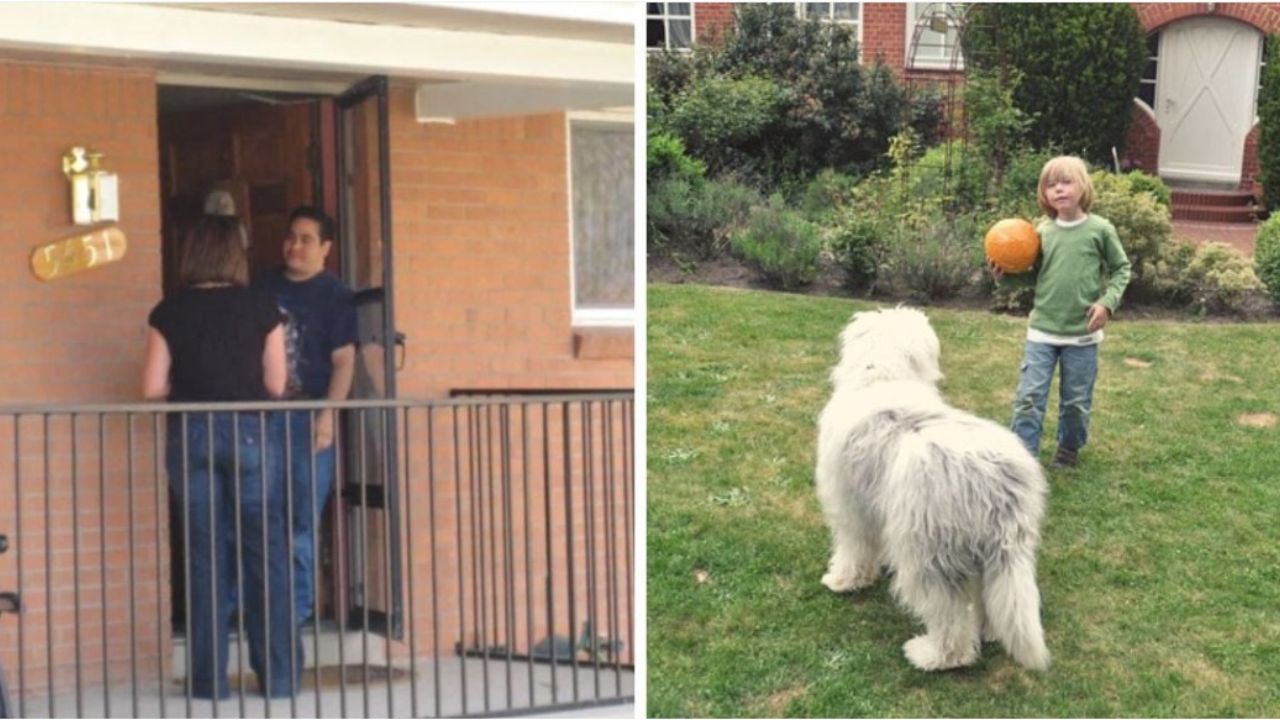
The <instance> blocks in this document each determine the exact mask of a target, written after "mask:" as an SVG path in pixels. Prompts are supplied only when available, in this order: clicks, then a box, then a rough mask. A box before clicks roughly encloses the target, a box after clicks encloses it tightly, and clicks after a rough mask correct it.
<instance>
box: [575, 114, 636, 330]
mask: <svg viewBox="0 0 1280 720" xmlns="http://www.w3.org/2000/svg"><path fill="white" fill-rule="evenodd" d="M634 170H635V126H634V124H633V122H632V121H631V120H630V119H629V118H628V119H626V120H621V119H615V118H606V117H600V116H598V115H593V114H588V113H573V114H570V116H569V184H570V195H571V202H572V214H571V220H570V227H571V233H570V237H571V242H572V244H573V247H572V277H571V286H572V296H573V324H574V325H575V326H589V325H605V326H609V325H612V326H619V325H622V326H631V325H634V324H635V316H636V309H635V297H636V295H635V217H636V215H635V175H634Z"/></svg>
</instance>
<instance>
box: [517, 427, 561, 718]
mask: <svg viewBox="0 0 1280 720" xmlns="http://www.w3.org/2000/svg"><path fill="white" fill-rule="evenodd" d="M520 474H521V477H522V479H523V480H524V484H523V496H524V631H525V652H526V654H527V655H528V656H529V707H533V706H534V705H537V702H536V699H535V694H536V689H535V686H534V682H533V676H534V667H535V665H534V661H533V539H532V532H531V530H530V526H531V525H532V524H533V512H532V510H531V509H530V507H529V404H528V403H521V404H520ZM551 667H552V669H553V670H554V669H555V663H552V665H551Z"/></svg>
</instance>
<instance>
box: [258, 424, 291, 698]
mask: <svg viewBox="0 0 1280 720" xmlns="http://www.w3.org/2000/svg"><path fill="white" fill-rule="evenodd" d="M258 467H259V468H261V470H260V473H261V477H260V478H259V479H258V485H259V487H261V488H262V492H261V495H262V520H261V522H262V637H263V638H264V643H265V644H266V645H267V646H268V647H269V646H270V644H271V592H270V588H271V580H270V578H271V563H270V559H271V536H270V533H268V532H267V520H268V518H267V508H268V507H270V505H271V503H270V500H269V494H268V492H267V489H268V486H269V485H270V484H271V482H270V468H271V466H270V465H269V464H268V458H267V413H266V411H265V410H259V411H258ZM289 562H293V558H289ZM263 665H264V666H265V667H264V668H263V674H264V675H266V677H265V678H263V679H262V681H261V684H262V687H260V688H259V690H261V691H262V695H263V698H264V700H263V703H262V705H263V708H264V713H263V714H264V715H266V716H267V717H271V688H272V687H273V685H272V683H271V665H272V663H271V656H270V654H269V653H268V655H267V657H266V658H265V662H264V663H263Z"/></svg>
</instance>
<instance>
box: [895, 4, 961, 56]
mask: <svg viewBox="0 0 1280 720" xmlns="http://www.w3.org/2000/svg"><path fill="white" fill-rule="evenodd" d="M963 12H964V5H963V4H961V3H908V4H907V63H908V64H909V65H910V66H911V67H914V68H926V69H928V68H936V69H939V70H950V69H951V68H952V67H953V66H954V67H955V68H956V69H957V70H958V69H960V68H963V67H964V58H963V57H961V55H960V32H959V30H957V29H956V19H957V18H958V17H959V16H960V14H961V13H963ZM913 43H914V47H913ZM953 59H954V60H955V62H954V63H953V62H952V60H953Z"/></svg>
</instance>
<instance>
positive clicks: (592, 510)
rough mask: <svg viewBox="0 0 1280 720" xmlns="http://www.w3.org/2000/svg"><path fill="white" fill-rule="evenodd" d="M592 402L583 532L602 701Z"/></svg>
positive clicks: (585, 411) (586, 432) (586, 416)
mask: <svg viewBox="0 0 1280 720" xmlns="http://www.w3.org/2000/svg"><path fill="white" fill-rule="evenodd" d="M591 407H592V402H591V401H590V400H587V401H586V402H584V403H583V404H582V416H583V420H582V497H583V502H584V503H585V505H584V510H585V512H584V516H585V517H584V518H583V523H582V525H583V530H584V531H585V532H586V544H587V548H586V549H587V617H588V618H589V620H588V621H589V622H590V624H591V633H590V642H591V645H590V648H591V661H592V664H593V665H595V679H594V680H593V682H594V687H595V698H596V699H597V700H599V699H600V647H599V642H598V640H597V638H599V637H600V633H599V628H597V627H596V624H597V622H598V618H599V617H600V615H599V609H600V607H599V602H598V598H597V596H598V594H599V590H600V589H599V587H597V582H598V581H599V577H600V576H599V573H597V571H596V550H597V549H598V548H597V547H596V488H595V481H596V478H595V470H596V458H595V452H594V451H593V447H594V445H595V436H596V432H595V423H594V419H593V418H594V415H593V414H592V412H591Z"/></svg>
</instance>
